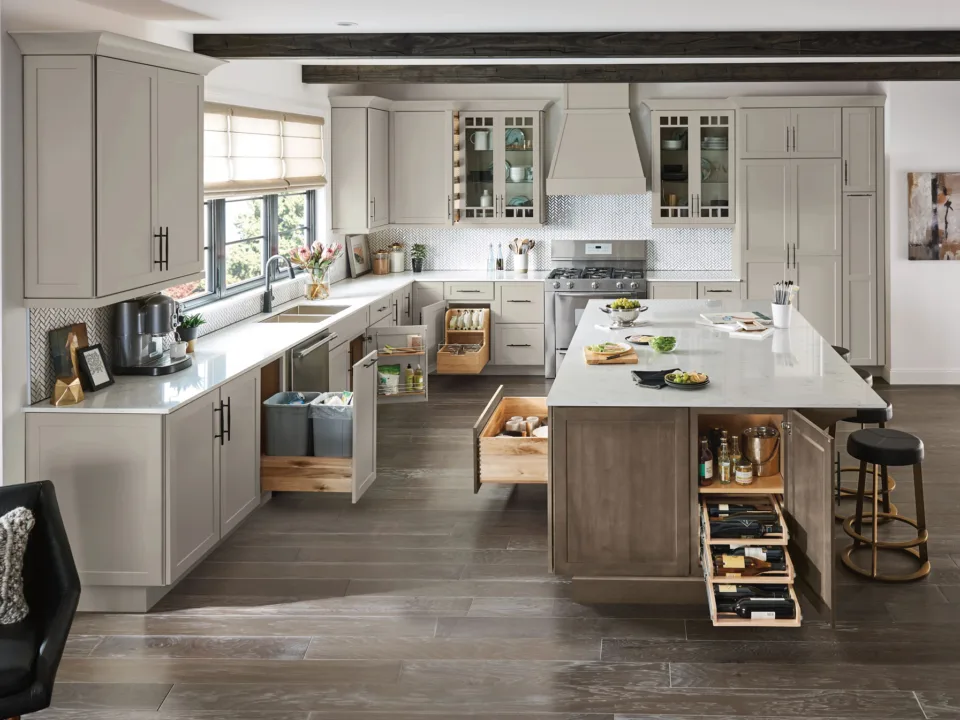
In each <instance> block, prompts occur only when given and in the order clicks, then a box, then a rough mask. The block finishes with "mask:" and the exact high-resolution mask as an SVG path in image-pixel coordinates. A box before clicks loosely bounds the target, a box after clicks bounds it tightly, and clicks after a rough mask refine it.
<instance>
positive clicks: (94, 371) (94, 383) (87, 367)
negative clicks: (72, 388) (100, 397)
mask: <svg viewBox="0 0 960 720" xmlns="http://www.w3.org/2000/svg"><path fill="white" fill-rule="evenodd" d="M77 364H78V365H79V366H80V383H81V384H82V386H83V389H84V390H86V391H87V392H96V391H97V390H102V389H103V388H105V387H109V386H110V385H113V383H114V379H113V373H111V372H110V363H109V362H107V356H106V353H104V351H103V346H102V345H91V346H89V347H85V348H80V349H79V350H77Z"/></svg>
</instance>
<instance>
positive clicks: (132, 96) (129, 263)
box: [96, 57, 196, 296]
mask: <svg viewBox="0 0 960 720" xmlns="http://www.w3.org/2000/svg"><path fill="white" fill-rule="evenodd" d="M157 77H158V70H157V68H154V67H150V66H149V65H141V64H139V63H132V62H125V61H123V60H114V59H113V58H106V57H98V58H97V131H96V134H97V295H98V296H102V295H110V294H112V293H117V292H123V291H124V290H130V289H132V288H137V287H143V286H145V285H150V284H151V283H153V282H156V280H157V275H156V272H157V271H158V270H159V268H160V265H159V261H160V239H159V237H155V235H158V228H157V224H158V223H157V213H156V208H157V195H156V188H157V145H156V142H155V139H156V132H155V128H154V124H155V123H156V118H157V111H156V108H157V96H158V92H157ZM191 204H192V205H195V204H196V202H195V200H194V201H193V202H192V203H191ZM185 212H188V213H191V212H193V208H192V207H191V208H190V209H188V210H185Z"/></svg>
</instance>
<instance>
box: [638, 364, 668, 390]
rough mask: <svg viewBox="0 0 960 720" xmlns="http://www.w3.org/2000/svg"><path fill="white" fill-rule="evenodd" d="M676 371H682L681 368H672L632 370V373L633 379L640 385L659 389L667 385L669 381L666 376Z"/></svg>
mask: <svg viewBox="0 0 960 720" xmlns="http://www.w3.org/2000/svg"><path fill="white" fill-rule="evenodd" d="M675 372H680V368H673V369H672V370H632V371H631V372H630V374H631V375H633V381H634V382H635V383H636V384H637V386H638V387H642V388H650V389H652V390H659V389H660V388H665V387H666V386H667V381H666V380H665V379H664V378H665V377H666V376H667V375H669V374H670V373H675Z"/></svg>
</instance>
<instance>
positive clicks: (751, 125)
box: [737, 108, 791, 158]
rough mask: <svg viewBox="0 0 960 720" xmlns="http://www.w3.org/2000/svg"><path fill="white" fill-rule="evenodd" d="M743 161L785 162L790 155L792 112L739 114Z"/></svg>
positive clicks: (751, 110)
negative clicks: (755, 159) (744, 159)
mask: <svg viewBox="0 0 960 720" xmlns="http://www.w3.org/2000/svg"><path fill="white" fill-rule="evenodd" d="M737 124H738V140H737V147H738V148H739V152H740V157H742V158H781V157H786V156H787V155H789V153H790V129H791V114H790V108H749V109H746V110H740V111H739V112H738V113H737Z"/></svg>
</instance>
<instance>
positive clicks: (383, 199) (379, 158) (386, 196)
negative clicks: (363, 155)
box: [367, 108, 390, 229]
mask: <svg viewBox="0 0 960 720" xmlns="http://www.w3.org/2000/svg"><path fill="white" fill-rule="evenodd" d="M367 117H368V122H367V133H368V135H367V143H368V146H369V151H368V153H367V163H368V164H367V182H368V183H369V186H370V202H371V208H370V217H371V223H370V228H371V229H373V228H378V227H383V226H384V225H386V224H387V223H389V222H390V123H389V114H388V113H387V111H386V110H377V109H376V108H369V109H368V110H367Z"/></svg>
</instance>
